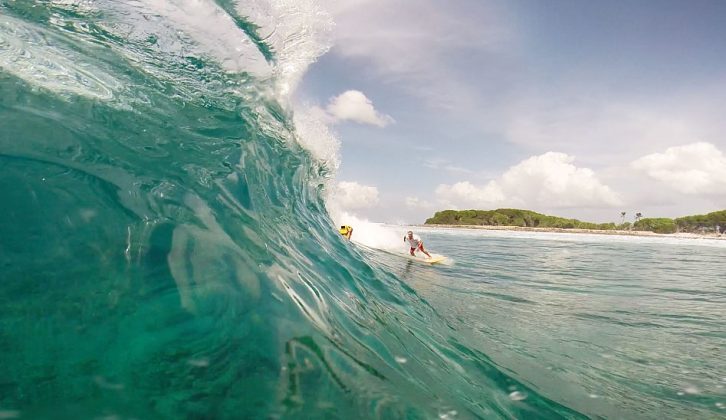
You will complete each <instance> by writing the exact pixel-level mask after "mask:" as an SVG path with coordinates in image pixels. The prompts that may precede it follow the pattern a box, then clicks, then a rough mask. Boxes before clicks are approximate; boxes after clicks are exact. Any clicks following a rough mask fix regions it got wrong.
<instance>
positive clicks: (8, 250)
mask: <svg viewBox="0 0 726 420" xmlns="http://www.w3.org/2000/svg"><path fill="white" fill-rule="evenodd" d="M331 25H332V21H331V20H330V18H329V17H328V16H327V15H326V14H325V12H324V10H322V9H321V8H320V7H318V5H317V4H316V3H315V2H314V1H312V0H299V1H292V0H290V1H284V0H277V1H270V2H266V1H249V2H234V1H229V0H217V1H212V0H194V1H181V0H179V1H158V0H136V1H129V2H122V1H116V0H113V1H111V0H98V1H81V0H78V1H74V0H46V1H29V0H28V1H22V0H2V1H0V269H1V271H0V418H54V419H60V418H73V419H77V418H137V419H147V418H174V419H177V418H220V419H223V418H235V419H236V418H341V419H351V418H411V419H413V418H421V419H430V418H450V419H451V418H461V419H468V418H587V417H591V418H598V417H607V418H663V417H665V418H678V417H680V418H718V417H724V416H726V411H725V409H724V405H725V404H726V392H725V391H724V386H726V356H725V355H726V351H725V350H724V349H725V348H726V326H725V322H724V319H726V283H724V278H726V265H725V264H724V258H725V257H726V247H725V246H724V245H725V244H726V242H725V241H715V240H713V241H709V240H681V239H661V238H635V237H627V238H618V237H598V236H588V235H557V234H523V233H516V232H489V231H465V230H442V229H437V230H433V229H425V228H415V229H416V231H417V233H418V234H420V235H421V236H422V237H423V238H424V240H425V243H426V246H427V248H429V249H430V250H431V251H432V252H435V253H440V254H444V255H447V256H448V257H449V263H448V264H447V265H437V266H427V265H423V264H420V263H418V262H414V261H410V260H407V259H406V258H403V257H401V256H399V255H395V254H393V253H392V252H405V249H400V248H399V246H401V245H402V242H398V241H400V239H399V238H401V237H402V235H403V232H405V231H406V230H407V228H406V227H398V226H381V225H374V224H370V223H361V224H357V225H356V226H354V228H355V232H354V236H353V242H347V241H345V240H344V239H343V238H341V236H340V235H339V234H338V233H337V231H336V229H335V223H334V218H333V217H331V216H330V214H331V213H332V212H331V211H329V210H330V209H329V205H328V194H329V191H330V188H329V185H330V183H331V182H333V180H334V176H335V169H336V167H337V165H338V159H339V158H338V156H337V152H336V151H337V140H336V139H335V137H334V135H333V134H332V133H331V132H330V131H329V130H328V129H327V128H326V127H325V125H324V124H322V123H321V122H320V121H318V120H317V119H316V118H315V115H314V114H311V113H309V112H308V111H309V110H308V109H307V108H306V107H304V106H300V104H296V103H295V102H294V100H293V96H292V93H293V92H294V90H295V86H296V84H297V83H298V82H299V80H300V78H301V77H302V75H303V74H304V72H305V69H306V68H307V67H308V66H309V65H310V64H311V63H312V62H314V60H315V59H316V58H317V57H319V56H320V55H321V54H322V53H324V52H325V51H326V50H327V49H328V48H329V47H330V44H329V40H328V36H329V29H330V27H331Z"/></svg>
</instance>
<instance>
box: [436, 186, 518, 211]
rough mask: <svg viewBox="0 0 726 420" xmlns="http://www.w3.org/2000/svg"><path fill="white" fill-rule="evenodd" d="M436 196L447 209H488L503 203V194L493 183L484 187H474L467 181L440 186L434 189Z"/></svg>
mask: <svg viewBox="0 0 726 420" xmlns="http://www.w3.org/2000/svg"><path fill="white" fill-rule="evenodd" d="M436 196H437V197H438V199H439V201H440V202H441V203H442V204H444V205H445V206H446V207H447V208H452V209H458V208H464V207H466V208H472V207H488V206H492V205H497V204H498V203H502V202H504V200H505V199H506V197H505V196H504V192H503V191H502V190H501V188H500V187H499V184H497V183H496V182H495V181H489V182H488V183H487V184H486V185H484V186H476V185H474V184H472V183H470V182H468V181H463V182H457V183H456V184H453V185H446V184H441V185H439V186H438V187H437V188H436Z"/></svg>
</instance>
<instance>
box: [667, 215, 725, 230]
mask: <svg viewBox="0 0 726 420" xmlns="http://www.w3.org/2000/svg"><path fill="white" fill-rule="evenodd" d="M674 222H675V224H676V226H677V229H678V231H679V232H696V233H700V232H703V231H704V230H705V231H712V230H713V229H714V228H715V227H716V226H720V227H721V229H724V228H726V210H721V211H715V212H713V213H708V214H699V215H696V216H686V217H679V218H677V219H675V220H674Z"/></svg>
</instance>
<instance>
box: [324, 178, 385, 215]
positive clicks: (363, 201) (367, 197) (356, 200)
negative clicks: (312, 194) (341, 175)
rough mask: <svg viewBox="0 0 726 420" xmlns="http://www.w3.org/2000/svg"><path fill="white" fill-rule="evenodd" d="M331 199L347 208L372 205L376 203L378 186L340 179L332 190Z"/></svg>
mask: <svg viewBox="0 0 726 420" xmlns="http://www.w3.org/2000/svg"><path fill="white" fill-rule="evenodd" d="M332 200H333V201H334V202H335V203H336V204H337V205H338V206H340V207H341V208H343V209H348V210H354V209H363V208H369V207H374V206H376V205H377V204H378V188H376V187H371V186H367V185H361V184H359V183H357V182H354V181H340V182H338V185H336V187H335V189H334V191H333V197H332Z"/></svg>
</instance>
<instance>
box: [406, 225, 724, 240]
mask: <svg viewBox="0 0 726 420" xmlns="http://www.w3.org/2000/svg"><path fill="white" fill-rule="evenodd" d="M417 226H420V227H430V228H446V229H483V230H511V231H521V232H556V233H575V234H582V233H586V234H590V235H619V236H649V237H663V238H690V239H719V240H726V235H717V234H715V233H712V234H696V233H654V232H649V231H637V230H598V229H563V228H538V227H524V226H489V225H436V224H424V225H417Z"/></svg>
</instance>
